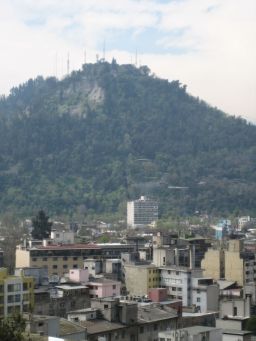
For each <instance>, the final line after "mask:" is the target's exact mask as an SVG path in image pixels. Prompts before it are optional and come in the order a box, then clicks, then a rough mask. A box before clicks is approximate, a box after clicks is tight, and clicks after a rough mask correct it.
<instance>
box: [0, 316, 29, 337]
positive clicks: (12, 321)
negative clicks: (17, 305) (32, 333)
mask: <svg viewBox="0 0 256 341" xmlns="http://www.w3.org/2000/svg"><path fill="white" fill-rule="evenodd" d="M25 328H26V321H25V320H24V318H23V317H22V316H21V315H13V316H10V317H7V318H5V319H3V320H1V321H0V340H1V341H25V340H27V337H26V336H25V335H24V332H25Z"/></svg>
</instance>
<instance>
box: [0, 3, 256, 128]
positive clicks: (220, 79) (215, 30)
mask: <svg viewBox="0 0 256 341" xmlns="http://www.w3.org/2000/svg"><path fill="white" fill-rule="evenodd" d="M255 42H256V0H36V1H35V0H0V75H1V77H0V94H1V95H3V94H5V95H7V94H8V93H9V91H10V89H11V88H12V87H14V86H17V85H19V84H20V83H24V82H25V81H27V80H28V79H30V78H35V77H36V76H38V75H43V76H45V77H47V76H53V75H54V76H57V77H58V78H62V77H64V76H65V75H66V74H67V59H68V55H69V64H70V67H69V69H70V71H71V70H77V69H79V68H81V65H82V64H83V63H84V62H85V61H86V62H88V63H92V62H93V63H94V62H95V61H96V55H97V54H98V55H99V57H100V58H102V57H103V51H104V46H105V59H106V60H107V61H109V62H110V61H111V60H112V58H113V57H114V58H115V59H116V60H117V62H118V63H120V64H123V63H125V64H127V63H135V60H136V58H135V56H136V51H137V65H148V66H149V68H150V69H151V71H152V73H154V74H156V75H157V76H159V77H161V78H164V79H169V80H170V81H171V80H179V81H180V82H181V83H182V84H186V85H187V91H188V92H189V93H190V94H192V95H194V96H196V97H199V98H201V99H203V100H205V101H206V102H208V103H209V104H210V105H212V106H214V107H218V108H219V109H221V110H223V111H225V112H227V113H229V114H231V115H235V116H242V117H244V118H246V119H247V120H248V121H250V122H253V123H256V43H255Z"/></svg>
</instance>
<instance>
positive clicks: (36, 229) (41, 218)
mask: <svg viewBox="0 0 256 341" xmlns="http://www.w3.org/2000/svg"><path fill="white" fill-rule="evenodd" d="M32 226H33V231H32V237H33V238H34V239H44V238H48V237H49V235H50V233H51V227H52V223H51V222H49V217H47V215H46V214H45V212H44V211H43V210H40V211H39V212H38V213H37V216H36V217H35V218H33V219H32Z"/></svg>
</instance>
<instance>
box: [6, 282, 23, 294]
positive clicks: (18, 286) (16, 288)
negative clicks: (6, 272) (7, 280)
mask: <svg viewBox="0 0 256 341" xmlns="http://www.w3.org/2000/svg"><path fill="white" fill-rule="evenodd" d="M8 291H9V292H15V291H21V284H20V283H16V284H8Z"/></svg>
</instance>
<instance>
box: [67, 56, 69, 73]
mask: <svg viewBox="0 0 256 341" xmlns="http://www.w3.org/2000/svg"><path fill="white" fill-rule="evenodd" d="M67 74H68V75H69V52H68V58H67Z"/></svg>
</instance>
